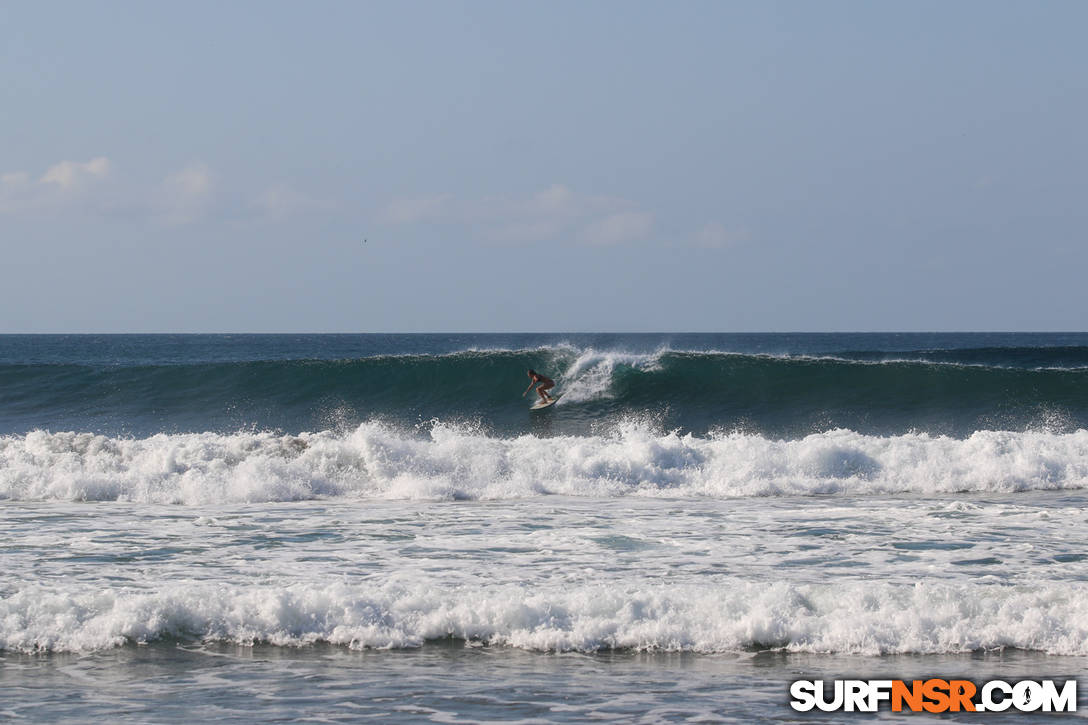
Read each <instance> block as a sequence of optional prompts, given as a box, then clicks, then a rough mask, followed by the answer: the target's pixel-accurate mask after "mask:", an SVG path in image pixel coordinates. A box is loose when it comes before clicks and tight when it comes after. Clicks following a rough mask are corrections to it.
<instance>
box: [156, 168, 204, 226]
mask: <svg viewBox="0 0 1088 725" xmlns="http://www.w3.org/2000/svg"><path fill="white" fill-rule="evenodd" d="M212 184H213V176H212V172H211V169H209V168H208V166H207V164H205V163H203V162H201V161H194V162H192V163H190V164H188V165H187V166H185V167H184V168H182V169H180V170H178V171H176V172H174V173H172V174H170V175H169V176H167V177H166V178H165V179H164V180H163V182H162V186H161V190H160V204H159V206H160V209H161V212H160V214H161V216H162V217H163V218H165V219H166V221H167V222H169V223H171V224H189V223H192V222H195V221H197V220H198V219H200V218H201V217H203V216H204V215H205V214H206V213H207V210H208V207H209V204H210V202H211V194H212Z"/></svg>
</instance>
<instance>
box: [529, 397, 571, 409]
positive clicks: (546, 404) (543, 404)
mask: <svg viewBox="0 0 1088 725" xmlns="http://www.w3.org/2000/svg"><path fill="white" fill-rule="evenodd" d="M562 397H563V394H562V393H560V394H559V395H556V396H554V397H553V398H552V399H551V400H538V401H536V403H534V404H533V405H532V407H530V408H529V410H544V409H545V408H547V407H549V406H552V405H555V402H556V401H557V400H559V399H560V398H562Z"/></svg>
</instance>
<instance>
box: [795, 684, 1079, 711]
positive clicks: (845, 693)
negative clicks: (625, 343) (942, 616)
mask: <svg viewBox="0 0 1088 725" xmlns="http://www.w3.org/2000/svg"><path fill="white" fill-rule="evenodd" d="M828 690H830V692H829V691H828ZM790 696H791V697H792V698H793V699H792V700H790V706H791V707H792V708H793V709H794V710H798V711H800V712H808V711H809V710H811V709H813V708H816V709H818V710H823V711H824V712H834V711H837V710H841V711H844V712H877V711H878V710H879V708H880V706H881V704H882V703H888V704H889V705H890V706H891V710H892V712H903V711H908V712H1003V711H1005V710H1009V709H1010V708H1011V709H1013V710H1018V711H1020V712H1076V711H1077V681H1076V680H1065V681H1064V682H1063V683H1062V684H1061V686H1060V687H1059V686H1058V684H1057V683H1056V681H1055V680H1020V681H1019V682H1011V683H1010V682H1005V681H1004V680H990V681H988V682H984V683H982V684H981V685H976V684H975V683H973V682H971V681H970V680H943V679H937V678H932V679H928V680H911V681H910V682H906V681H904V680H833V681H832V683H831V687H830V688H827V689H825V687H824V681H823V680H797V681H796V682H794V683H792V684H791V685H790Z"/></svg>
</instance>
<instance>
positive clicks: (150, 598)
mask: <svg viewBox="0 0 1088 725" xmlns="http://www.w3.org/2000/svg"><path fill="white" fill-rule="evenodd" d="M163 638H175V639H181V640H187V641H192V640H197V641H199V640H203V641H224V642H235V643H240V644H253V643H258V642H262V643H270V644H274V645H284V646H300V645H308V644H312V643H317V642H327V643H331V644H335V645H343V646H347V647H350V648H355V649H363V648H401V647H419V646H421V645H423V644H425V643H426V642H428V641H434V640H443V639H460V640H467V641H473V642H478V643H481V644H488V645H496V646H510V647H517V648H522V649H527V650H541V651H559V652H561V651H583V652H592V651H600V650H634V651H691V652H701V653H711V652H731V651H742V650H753V649H754V650H761V649H777V650H784V651H790V652H816V653H830V652H837V653H852V654H865V655H875V654H890V653H923V654H932V653H955V652H973V651H979V650H994V649H1001V648H1020V649H1026V650H1035V651H1041V652H1047V653H1051V654H1065V655H1086V654H1088V588H1086V587H1085V586H1084V585H1081V584H1052V585H1047V586H1040V587H1032V588H1027V587H1015V586H1002V585H983V584H969V583H964V584H950V583H929V582H920V583H918V584H915V585H903V584H900V585H892V584H883V583H876V582H839V583H836V584H833V585H832V584H821V585H798V584H789V583H782V582H749V581H735V582H724V583H717V584H713V585H684V586H667V587H666V586H663V585H658V584H652V583H647V584H644V585H637V584H634V585H632V584H623V585H618V584H617V585H603V584H602V585H600V586H592V585H583V586H573V587H564V588H562V589H557V588H538V587H532V588H530V587H525V586H519V585H513V584H508V585H495V586H490V587H488V586H482V587H481V586H471V587H468V586H466V587H454V588H450V589H440V588H436V587H433V586H429V585H426V584H421V583H409V584H404V583H393V582H389V583H385V584H380V585H370V586H367V585H349V584H346V583H334V584H309V583H294V584H290V585H287V586H273V585H251V586H226V585H217V586H213V585H209V584H206V583H201V582H198V581H180V582H172V583H170V584H164V585H162V586H161V587H160V588H158V589H156V590H153V591H146V590H139V589H125V588H110V587H95V588H93V589H92V588H78V587H76V586H71V587H69V588H67V589H60V588H47V587H45V586H41V585H32V586H28V587H26V588H25V589H22V590H20V591H18V592H15V593H13V594H9V595H6V596H3V597H2V598H0V650H7V651H17V652H43V651H51V652H58V651H92V650H100V649H105V648H111V647H116V646H122V645H126V644H133V643H137V644H142V643H148V642H152V641H155V640H158V639H163Z"/></svg>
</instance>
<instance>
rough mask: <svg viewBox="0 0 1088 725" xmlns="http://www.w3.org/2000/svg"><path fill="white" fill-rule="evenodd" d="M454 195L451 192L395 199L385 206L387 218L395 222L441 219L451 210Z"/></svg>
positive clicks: (406, 222)
mask: <svg viewBox="0 0 1088 725" xmlns="http://www.w3.org/2000/svg"><path fill="white" fill-rule="evenodd" d="M452 201H453V197H452V196H451V195H449V194H439V195H437V196H423V197H417V198H410V199H394V200H393V201H391V202H390V203H389V204H388V206H386V208H385V218H386V219H387V220H389V221H390V222H392V223H394V224H411V223H414V222H421V221H426V220H428V219H440V218H442V217H444V216H446V214H447V213H448V212H449V207H450V205H451V202H452Z"/></svg>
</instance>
